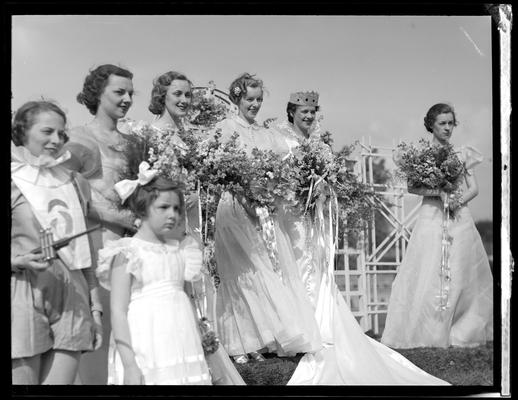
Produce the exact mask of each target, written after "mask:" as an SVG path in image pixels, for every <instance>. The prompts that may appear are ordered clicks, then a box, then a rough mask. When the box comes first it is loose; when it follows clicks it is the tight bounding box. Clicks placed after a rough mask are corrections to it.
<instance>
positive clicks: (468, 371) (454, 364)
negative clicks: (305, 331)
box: [234, 342, 493, 386]
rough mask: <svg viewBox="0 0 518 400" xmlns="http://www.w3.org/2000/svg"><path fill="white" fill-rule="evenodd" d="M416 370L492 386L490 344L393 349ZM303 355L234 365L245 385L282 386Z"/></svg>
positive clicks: (467, 383) (462, 382) (458, 381)
mask: <svg viewBox="0 0 518 400" xmlns="http://www.w3.org/2000/svg"><path fill="white" fill-rule="evenodd" d="M395 350H396V351H397V352H398V353H401V354H402V355H403V356H404V357H406V358H407V359H408V360H410V361H411V362H412V363H414V364H415V365H417V366H418V367H419V368H421V369H423V370H424V371H426V372H428V373H429V374H431V375H434V376H436V377H438V378H440V379H443V380H445V381H447V382H450V383H451V384H452V385H458V386H472V385H481V386H485V385H487V386H491V385H492V384H493V343H492V342H491V343H488V344H486V345H483V346H478V347H473V348H461V347H449V348H447V349H442V348H434V347H425V348H416V349H404V350H403V349H395ZM302 356H303V354H298V355H297V356H295V357H277V356H276V355H275V354H265V357H266V361H263V362H257V361H249V362H248V363H247V364H234V365H235V366H236V368H237V370H238V372H239V373H240V374H241V376H242V377H243V379H244V381H245V382H246V384H247V385H286V384H287V383H288V381H289V380H290V378H291V376H292V375H293V372H294V371H295V368H296V367H297V364H298V363H299V361H300V359H301V358H302Z"/></svg>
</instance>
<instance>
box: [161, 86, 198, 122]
mask: <svg viewBox="0 0 518 400" xmlns="http://www.w3.org/2000/svg"><path fill="white" fill-rule="evenodd" d="M191 102H192V88H191V84H190V83H189V82H188V81H185V80H180V79H175V80H173V81H172V82H171V84H170V85H169V87H168V88H167V92H166V94H165V110H166V111H167V112H168V113H169V115H171V117H172V118H173V119H178V118H181V117H184V116H185V115H186V114H187V111H188V110H189V107H190V106H191Z"/></svg>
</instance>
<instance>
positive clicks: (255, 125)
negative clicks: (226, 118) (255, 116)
mask: <svg viewBox="0 0 518 400" xmlns="http://www.w3.org/2000/svg"><path fill="white" fill-rule="evenodd" d="M233 119H234V121H236V122H237V123H238V124H239V125H241V126H242V127H243V128H253V129H259V128H260V126H259V124H258V123H257V121H255V120H254V122H253V123H249V122H248V121H245V120H244V119H243V118H242V117H241V116H239V115H236V116H234V118H233Z"/></svg>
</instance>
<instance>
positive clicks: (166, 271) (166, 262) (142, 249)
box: [96, 236, 202, 295]
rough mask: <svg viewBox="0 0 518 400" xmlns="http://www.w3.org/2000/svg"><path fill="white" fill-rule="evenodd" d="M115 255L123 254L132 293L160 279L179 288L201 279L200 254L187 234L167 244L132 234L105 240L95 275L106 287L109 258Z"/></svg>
mask: <svg viewBox="0 0 518 400" xmlns="http://www.w3.org/2000/svg"><path fill="white" fill-rule="evenodd" d="M118 254H123V255H124V256H125V258H126V261H127V262H126V272H128V273H130V274H131V275H133V276H134V278H135V279H134V281H133V283H132V289H131V291H132V295H134V294H138V293H140V292H141V291H142V290H145V288H147V287H153V286H156V285H157V284H160V283H164V282H168V283H170V284H172V285H174V286H175V287H177V288H178V289H179V290H183V284H184V281H195V280H198V279H200V278H201V268H202V253H201V250H200V249H199V247H198V244H197V242H196V241H195V240H194V239H193V238H192V237H190V236H187V237H186V238H185V239H184V240H183V241H181V242H180V241H178V240H172V241H170V242H169V243H168V244H160V243H151V242H148V241H145V240H142V239H139V238H136V237H131V238H121V239H118V240H115V241H110V242H108V243H106V245H105V247H104V248H103V249H101V250H99V266H98V268H97V271H96V274H97V276H98V278H99V283H100V284H101V285H102V286H104V287H105V288H107V289H110V274H111V265H112V260H113V257H115V256H117V255H118Z"/></svg>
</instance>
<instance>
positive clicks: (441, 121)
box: [432, 113, 455, 144]
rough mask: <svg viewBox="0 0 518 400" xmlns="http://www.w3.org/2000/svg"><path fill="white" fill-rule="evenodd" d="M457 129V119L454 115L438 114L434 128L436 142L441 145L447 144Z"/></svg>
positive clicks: (433, 133)
mask: <svg viewBox="0 0 518 400" xmlns="http://www.w3.org/2000/svg"><path fill="white" fill-rule="evenodd" d="M454 127H455V117H454V116H453V114H452V113H443V114H438V115H437V117H435V122H434V123H433V126H432V135H433V137H434V141H436V142H439V143H441V144H445V143H447V142H448V141H449V140H450V138H451V135H452V133H453V128H454Z"/></svg>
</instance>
